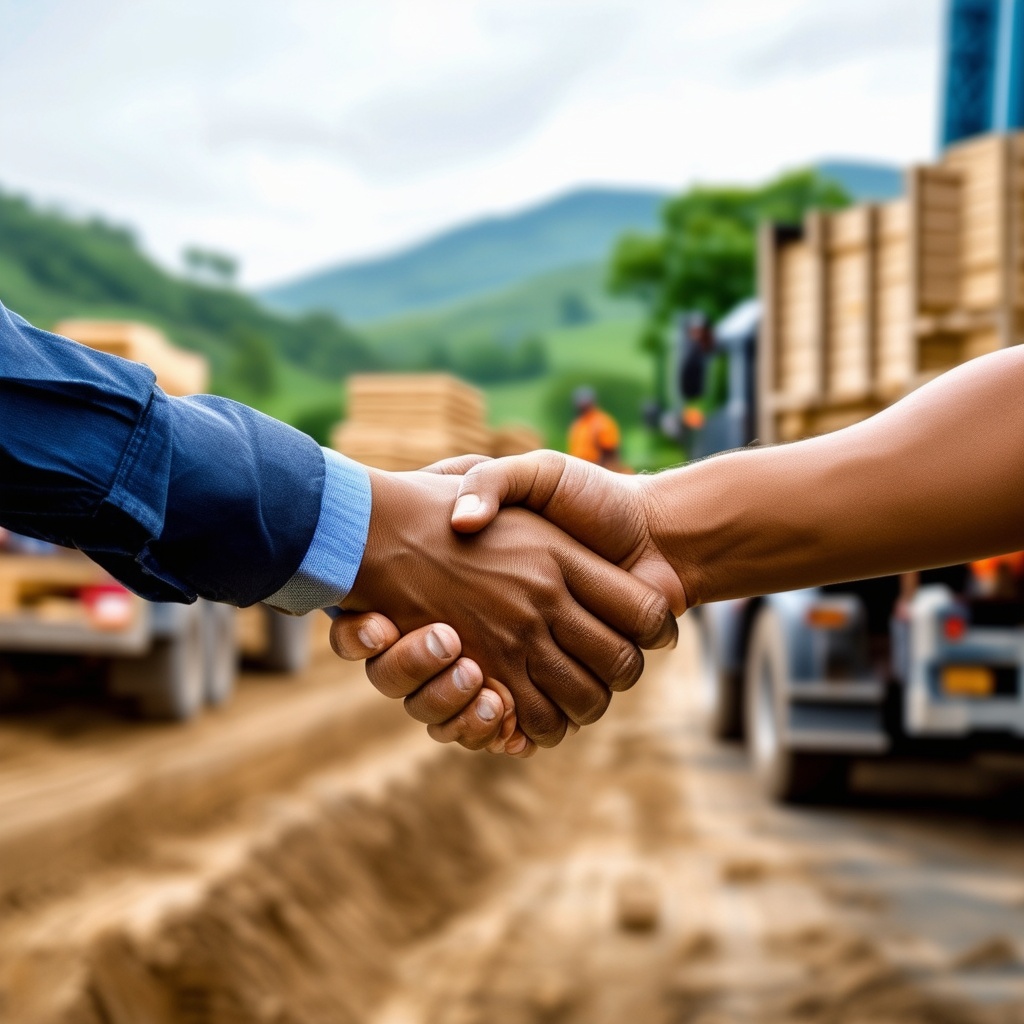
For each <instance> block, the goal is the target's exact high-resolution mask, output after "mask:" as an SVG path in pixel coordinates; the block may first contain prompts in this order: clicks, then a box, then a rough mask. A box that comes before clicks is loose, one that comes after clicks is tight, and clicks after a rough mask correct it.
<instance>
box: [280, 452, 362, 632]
mask: <svg viewBox="0 0 1024 1024" xmlns="http://www.w3.org/2000/svg"><path fill="white" fill-rule="evenodd" d="M323 453H324V460H325V462H326V467H327V473H326V476H325V478H324V492H323V498H322V499H321V502H320V518H319V519H318V520H317V524H316V531H315V532H314V534H313V540H312V543H311V544H310V545H309V549H308V550H307V551H306V556H305V558H303V560H302V564H301V565H300V566H299V569H298V571H297V572H296V573H295V575H294V576H293V577H292V578H291V579H290V580H289V581H288V582H287V583H286V584H285V585H284V586H283V587H282V588H281V589H280V590H279V591H277V593H276V594H271V596H270V597H268V598H266V599H265V603H266V604H269V605H272V606H273V607H274V608H279V609H281V610H282V611H286V612H293V613H297V614H302V613H303V612H308V611H311V610H312V609H313V608H330V607H331V606H332V605H336V604H340V602H341V601H342V600H344V598H345V597H346V596H347V595H348V592H349V591H350V590H351V589H352V584H353V583H355V580H356V574H357V573H358V572H359V563H360V562H361V561H362V558H363V551H364V549H365V548H366V534H367V531H368V530H369V528H370V476H369V474H368V473H367V472H366V468H365V467H364V466H361V465H359V463H358V462H353V461H352V460H351V459H346V458H345V456H344V455H339V454H338V453H337V452H336V451H332V450H331V449H330V448H324V450H323Z"/></svg>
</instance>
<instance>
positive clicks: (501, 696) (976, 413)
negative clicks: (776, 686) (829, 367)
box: [331, 345, 1024, 756]
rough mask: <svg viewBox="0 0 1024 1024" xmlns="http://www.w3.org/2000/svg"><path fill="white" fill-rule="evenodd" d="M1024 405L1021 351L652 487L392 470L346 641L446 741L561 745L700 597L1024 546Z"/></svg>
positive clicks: (348, 604)
mask: <svg viewBox="0 0 1024 1024" xmlns="http://www.w3.org/2000/svg"><path fill="white" fill-rule="evenodd" d="M1022 394H1024V345H1015V346H1011V347H1010V348H1008V349H1004V350H1002V351H1000V352H994V353H992V354H990V355H987V356H981V357H979V358H977V359H973V360H971V361H970V362H968V363H965V364H964V365H963V366H960V367H958V368H957V369H955V370H952V371H950V372H949V373H946V374H944V375H943V376H941V377H939V378H937V379H936V380H934V381H932V382H931V383H929V384H926V385H924V386H923V387H921V388H920V389H919V390H917V391H915V392H913V393H912V394H910V395H908V396H907V397H906V398H904V399H902V400H901V401H899V402H897V403H896V404H895V405H894V406H892V407H890V408H889V409H886V410H885V411H883V412H880V413H878V414H877V415H875V416H872V417H871V418H870V419H867V420H864V421H863V422H861V423H857V424H855V425H853V426H850V427H846V428H844V429H842V430H837V431H834V432H833V433H831V434H826V435H824V436H822V437H815V438H811V439H810V440H806V441H798V442H796V443H794V444H787V445H781V446H779V447H765V448H748V449H742V450H740V451H735V452H730V453H727V454H725V455H720V456H716V457H715V458H713V459H707V460H704V461H703V462H697V463H694V464H692V465H689V466H684V467H683V468H681V469H674V470H669V471H667V472H663V473H658V474H657V475H654V476H646V477H645V476H634V477H627V476H618V475H616V474H614V473H610V472H608V470H605V469H602V468H600V467H599V466H596V465H593V464H591V463H589V462H581V461H579V460H578V459H570V458H569V457H567V456H565V455H559V454H557V453H555V452H534V453H533V454H531V455H520V456H516V457H514V458H509V459H497V460H495V461H493V462H490V461H486V460H484V461H481V460H479V459H476V458H473V457H470V458H468V459H455V460H451V461H450V462H448V463H443V464H440V465H438V466H435V467H433V470H432V471H425V472H419V473H399V474H387V473H374V474H373V476H372V481H371V485H372V488H373V507H372V512H371V516H370V529H369V537H368V541H367V545H366V553H365V556H364V559H363V562H362V565H361V567H360V570H359V575H358V576H357V578H356V582H355V586H354V587H353V589H352V591H351V593H350V594H349V597H348V598H347V599H346V600H345V602H344V607H345V609H346V610H347V611H349V612H350V613H351V614H348V615H343V616H342V617H341V618H340V619H339V620H338V621H336V622H335V623H334V625H333V627H332V632H331V640H332V643H333V644H334V648H335V650H336V651H337V652H338V653H339V654H340V655H341V656H342V657H345V658H351V659H361V658H366V657H370V661H369V664H368V672H369V675H370V678H371V680H372V681H373V683H374V685H376V686H377V688H378V689H379V690H381V691H382V692H383V693H385V694H387V695H389V696H391V697H404V698H405V701H406V707H407V709H408V711H409V713H410V714H411V715H412V716H413V717H414V718H417V719H419V720H420V721H422V722H426V723H427V725H428V728H429V730H430V732H431V734H432V735H433V736H434V737H435V738H436V739H439V740H449V741H450V740H456V741H458V742H460V743H463V744H464V745H465V746H468V747H477V748H479V747H487V748H488V749H492V750H504V751H505V752H506V753H509V754H514V755H518V756H526V755H528V754H530V753H531V752H533V750H534V749H535V747H536V746H554V745H555V744H556V743H558V742H559V741H560V740H561V739H562V738H563V737H564V736H565V735H566V733H568V732H570V731H574V730H575V729H576V728H578V727H579V726H581V725H585V724H587V723H589V722H593V721H595V720H596V719H598V718H600V717H601V715H602V713H603V712H604V710H605V708H607V706H608V702H609V701H610V699H611V694H612V692H613V691H615V690H625V689H628V688H629V687H630V686H632V685H633V683H635V682H636V680H637V678H638V677H639V676H640V673H641V671H642V670H643V655H642V654H641V653H640V648H641V647H647V648H652V647H663V646H665V645H666V644H669V643H671V642H672V641H673V640H674V638H675V636H676V626H675V619H674V616H675V615H680V614H682V612H683V611H685V610H686V609H687V608H688V607H693V606H694V605H698V604H702V603H705V602H708V601H719V600H723V599H725V598H734V597H749V596H752V595H755V594H769V593H774V592H777V591H784V590H795V589H797V588H799V587H811V586H820V585H822V584H825V583H838V582H840V581H843V580H853V579H866V578H868V577H872V576H883V575H889V574H892V573H900V572H909V571H911V570H915V569H926V568H931V567H933V566H940V565H954V564H957V563H960V562H968V561H972V560H974V559H977V558H985V557H987V556H990V555H996V554H1000V553H1002V552H1006V551H1018V550H1020V549H1022V548H1024V515H1022V511H1024V454H1022V452H1024V447H1022V445H1021V443H1020V441H1021V438H1022V437H1024V401H1022V400H1021V395H1022ZM460 474H464V475H460ZM502 505H515V506H520V507H518V508H510V509H506V510H504V511H501V512H499V508H500V507H501V506H502ZM460 655H462V656H461V657H460Z"/></svg>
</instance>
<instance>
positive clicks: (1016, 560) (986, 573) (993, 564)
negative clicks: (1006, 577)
mask: <svg viewBox="0 0 1024 1024" xmlns="http://www.w3.org/2000/svg"><path fill="white" fill-rule="evenodd" d="M1003 565H1005V566H1006V567H1007V568H1008V569H1009V570H1010V572H1011V573H1012V574H1013V575H1014V576H1024V551H1013V552H1011V553H1010V554H1007V555H994V556H993V557H992V558H981V559H979V560H978V561H977V562H971V572H973V573H974V575H975V577H976V578H977V579H979V580H993V579H995V577H996V574H997V573H998V572H999V568H1000V566H1003Z"/></svg>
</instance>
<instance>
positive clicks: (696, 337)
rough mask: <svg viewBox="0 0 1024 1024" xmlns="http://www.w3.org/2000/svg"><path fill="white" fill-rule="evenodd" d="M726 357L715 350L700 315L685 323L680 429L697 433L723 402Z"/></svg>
mask: <svg viewBox="0 0 1024 1024" xmlns="http://www.w3.org/2000/svg"><path fill="white" fill-rule="evenodd" d="M728 374H729V364H728V357H727V356H726V354H725V353H724V352H722V351H720V350H719V349H717V348H716V347H715V332H714V331H713V329H712V327H711V324H710V323H709V322H708V319H707V317H706V316H704V314H703V313H697V314H694V315H693V316H691V317H690V318H689V319H688V320H687V322H686V348H685V351H684V355H683V360H682V364H681V366H680V370H679V393H680V395H681V396H682V400H683V410H682V420H683V426H684V427H686V428H687V429H688V430H700V429H701V428H702V427H703V426H704V421H705V420H706V419H707V417H708V416H709V415H710V414H711V413H713V412H714V411H715V410H716V409H718V408H719V407H720V406H721V405H722V404H723V403H724V402H725V400H726V397H727V396H728V388H729V376H728Z"/></svg>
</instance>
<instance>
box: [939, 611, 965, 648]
mask: <svg viewBox="0 0 1024 1024" xmlns="http://www.w3.org/2000/svg"><path fill="white" fill-rule="evenodd" d="M966 632H967V620H966V619H965V618H964V617H963V616H962V615H947V616H946V618H945V619H943V620H942V635H943V636H944V637H945V638H946V639H947V640H949V641H951V642H952V643H956V642H957V641H958V640H963V638H964V634H965V633H966Z"/></svg>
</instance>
